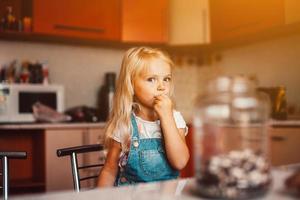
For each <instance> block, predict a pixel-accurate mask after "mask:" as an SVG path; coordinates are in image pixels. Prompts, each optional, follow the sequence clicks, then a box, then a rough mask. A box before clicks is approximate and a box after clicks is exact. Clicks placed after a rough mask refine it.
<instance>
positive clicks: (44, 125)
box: [0, 122, 105, 130]
mask: <svg viewBox="0 0 300 200" xmlns="http://www.w3.org/2000/svg"><path fill="white" fill-rule="evenodd" d="M104 127H105V122H99V123H87V122H83V123H16V124H14V123H12V124H0V130H1V129H14V130H17V129H74V128H104Z"/></svg>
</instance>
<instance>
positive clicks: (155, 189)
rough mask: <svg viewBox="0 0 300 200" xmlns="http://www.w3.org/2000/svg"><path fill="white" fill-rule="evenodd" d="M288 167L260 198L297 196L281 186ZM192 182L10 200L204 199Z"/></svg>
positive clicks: (271, 199) (277, 172)
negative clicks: (193, 192)
mask: <svg viewBox="0 0 300 200" xmlns="http://www.w3.org/2000/svg"><path fill="white" fill-rule="evenodd" d="M291 172H292V171H291V169H288V170H287V169H282V168H280V169H274V170H273V171H272V173H273V184H272V187H271V189H270V191H269V192H268V193H267V194H266V195H265V196H262V197H261V198H259V199H264V200H276V199H280V200H290V199H296V197H295V196H292V195H291V194H289V193H287V191H286V190H285V188H284V185H283V184H284V180H285V178H286V177H288V176H289V175H290V174H291ZM194 185H195V180H194V179H193V178H190V179H177V180H172V181H164V182H157V183H148V184H138V185H135V186H126V187H119V188H117V187H114V188H105V189H94V190H90V191H83V192H80V193H76V192H74V191H67V192H58V193H48V194H44V195H29V196H19V197H18V196H15V197H14V198H13V199H25V200H26V199H30V200H31V199H32V200H34V199H44V200H52V199H64V200H68V199H79V200H80V199H109V200H120V199H121V200H156V199H160V200H171V199H182V200H193V199H195V200H196V199H198V200H199V199H204V198H200V197H198V196H194V195H193V194H192V193H191V191H192V190H193V188H194Z"/></svg>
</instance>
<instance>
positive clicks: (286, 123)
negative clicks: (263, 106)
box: [270, 119, 300, 127]
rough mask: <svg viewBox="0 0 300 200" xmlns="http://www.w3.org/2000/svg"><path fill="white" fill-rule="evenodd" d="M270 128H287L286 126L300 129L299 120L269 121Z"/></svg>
mask: <svg viewBox="0 0 300 200" xmlns="http://www.w3.org/2000/svg"><path fill="white" fill-rule="evenodd" d="M270 125H271V126H275V127H276V126H280V127H285V126H286V127H288V126H293V127H295V126H299V127H300V120H299V119H293V120H292V119H289V120H274V119H273V120H271V121H270Z"/></svg>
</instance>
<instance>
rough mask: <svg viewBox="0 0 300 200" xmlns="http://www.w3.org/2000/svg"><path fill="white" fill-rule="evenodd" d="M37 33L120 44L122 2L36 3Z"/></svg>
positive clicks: (72, 0) (57, 0)
mask: <svg viewBox="0 0 300 200" xmlns="http://www.w3.org/2000/svg"><path fill="white" fill-rule="evenodd" d="M33 17H34V21H33V30H34V32H35V33H41V34H47V35H56V36H65V37H75V38H84V39H105V40H118V39H119V37H120V27H121V25H120V3H119V0H110V1H106V0H89V1H85V0H51V1H50V0H46V1H45V0H34V1H33Z"/></svg>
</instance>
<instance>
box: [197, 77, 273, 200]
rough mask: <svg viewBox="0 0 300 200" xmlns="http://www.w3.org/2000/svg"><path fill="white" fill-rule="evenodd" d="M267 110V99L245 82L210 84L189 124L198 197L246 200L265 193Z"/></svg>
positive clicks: (267, 181)
mask: <svg viewBox="0 0 300 200" xmlns="http://www.w3.org/2000/svg"><path fill="white" fill-rule="evenodd" d="M269 107H270V103H269V99H268V97H267V96H266V95H264V94H260V93H257V91H256V85H255V84H254V83H253V82H251V81H250V80H249V79H247V78H245V77H242V76H235V77H229V76H220V77H217V78H215V79H214V80H212V81H210V82H209V83H208V85H207V88H206V90H205V92H204V94H203V95H202V96H200V97H199V98H198V99H197V102H196V108H195V113H194V119H193V125H194V128H195V134H194V148H195V149H194V152H195V175H196V180H197V193H198V194H200V195H202V196H205V197H210V198H225V199H245V198H252V197H257V196H259V195H261V194H264V193H265V192H266V191H267V190H268V188H269V186H270V183H271V175H270V162H269V155H268V134H267V124H268V119H269V111H270V108H269Z"/></svg>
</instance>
